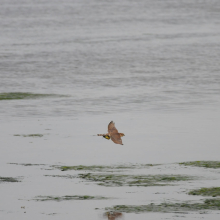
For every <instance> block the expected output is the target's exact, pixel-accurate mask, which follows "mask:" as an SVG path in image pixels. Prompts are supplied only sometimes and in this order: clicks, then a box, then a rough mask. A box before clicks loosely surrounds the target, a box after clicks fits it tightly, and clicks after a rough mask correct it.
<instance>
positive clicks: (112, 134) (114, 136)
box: [97, 121, 125, 145]
mask: <svg viewBox="0 0 220 220" xmlns="http://www.w3.org/2000/svg"><path fill="white" fill-rule="evenodd" d="M97 135H98V136H103V137H104V138H105V139H108V140H109V139H111V140H112V141H113V142H114V143H115V144H121V145H123V144H122V140H121V137H123V136H125V135H124V134H123V133H118V130H117V129H116V127H115V123H114V122H113V121H111V122H110V123H109V124H108V133H107V134H97Z"/></svg>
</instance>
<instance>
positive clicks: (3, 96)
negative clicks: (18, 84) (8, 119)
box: [0, 92, 64, 100]
mask: <svg viewBox="0 0 220 220" xmlns="http://www.w3.org/2000/svg"><path fill="white" fill-rule="evenodd" d="M63 96H64V95H57V94H37V93H25V92H10V93H0V100H16V99H38V98H46V97H63Z"/></svg>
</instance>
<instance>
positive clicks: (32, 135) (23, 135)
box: [14, 134, 44, 137]
mask: <svg viewBox="0 0 220 220" xmlns="http://www.w3.org/2000/svg"><path fill="white" fill-rule="evenodd" d="M14 136H22V137H43V136H44V135H43V134H14Z"/></svg>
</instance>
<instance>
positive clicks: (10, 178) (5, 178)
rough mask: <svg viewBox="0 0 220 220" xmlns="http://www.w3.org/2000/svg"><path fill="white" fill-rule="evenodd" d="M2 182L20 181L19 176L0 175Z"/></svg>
mask: <svg viewBox="0 0 220 220" xmlns="http://www.w3.org/2000/svg"><path fill="white" fill-rule="evenodd" d="M1 182H11V183H13V182H20V181H19V180H18V179H17V178H14V177H0V183H1Z"/></svg>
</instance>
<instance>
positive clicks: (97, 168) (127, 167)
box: [53, 164, 159, 171]
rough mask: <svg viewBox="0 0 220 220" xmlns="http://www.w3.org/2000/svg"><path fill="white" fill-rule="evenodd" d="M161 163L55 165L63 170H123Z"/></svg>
mask: <svg viewBox="0 0 220 220" xmlns="http://www.w3.org/2000/svg"><path fill="white" fill-rule="evenodd" d="M157 165H159V164H154V165H153V164H124V165H115V166H114V165H113V166H101V165H92V166H84V165H78V166H53V167H55V168H57V169H60V170H61V171H67V170H88V171H111V170H114V171H115V170H118V171H120V170H123V169H137V168H147V167H152V166H157Z"/></svg>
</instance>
